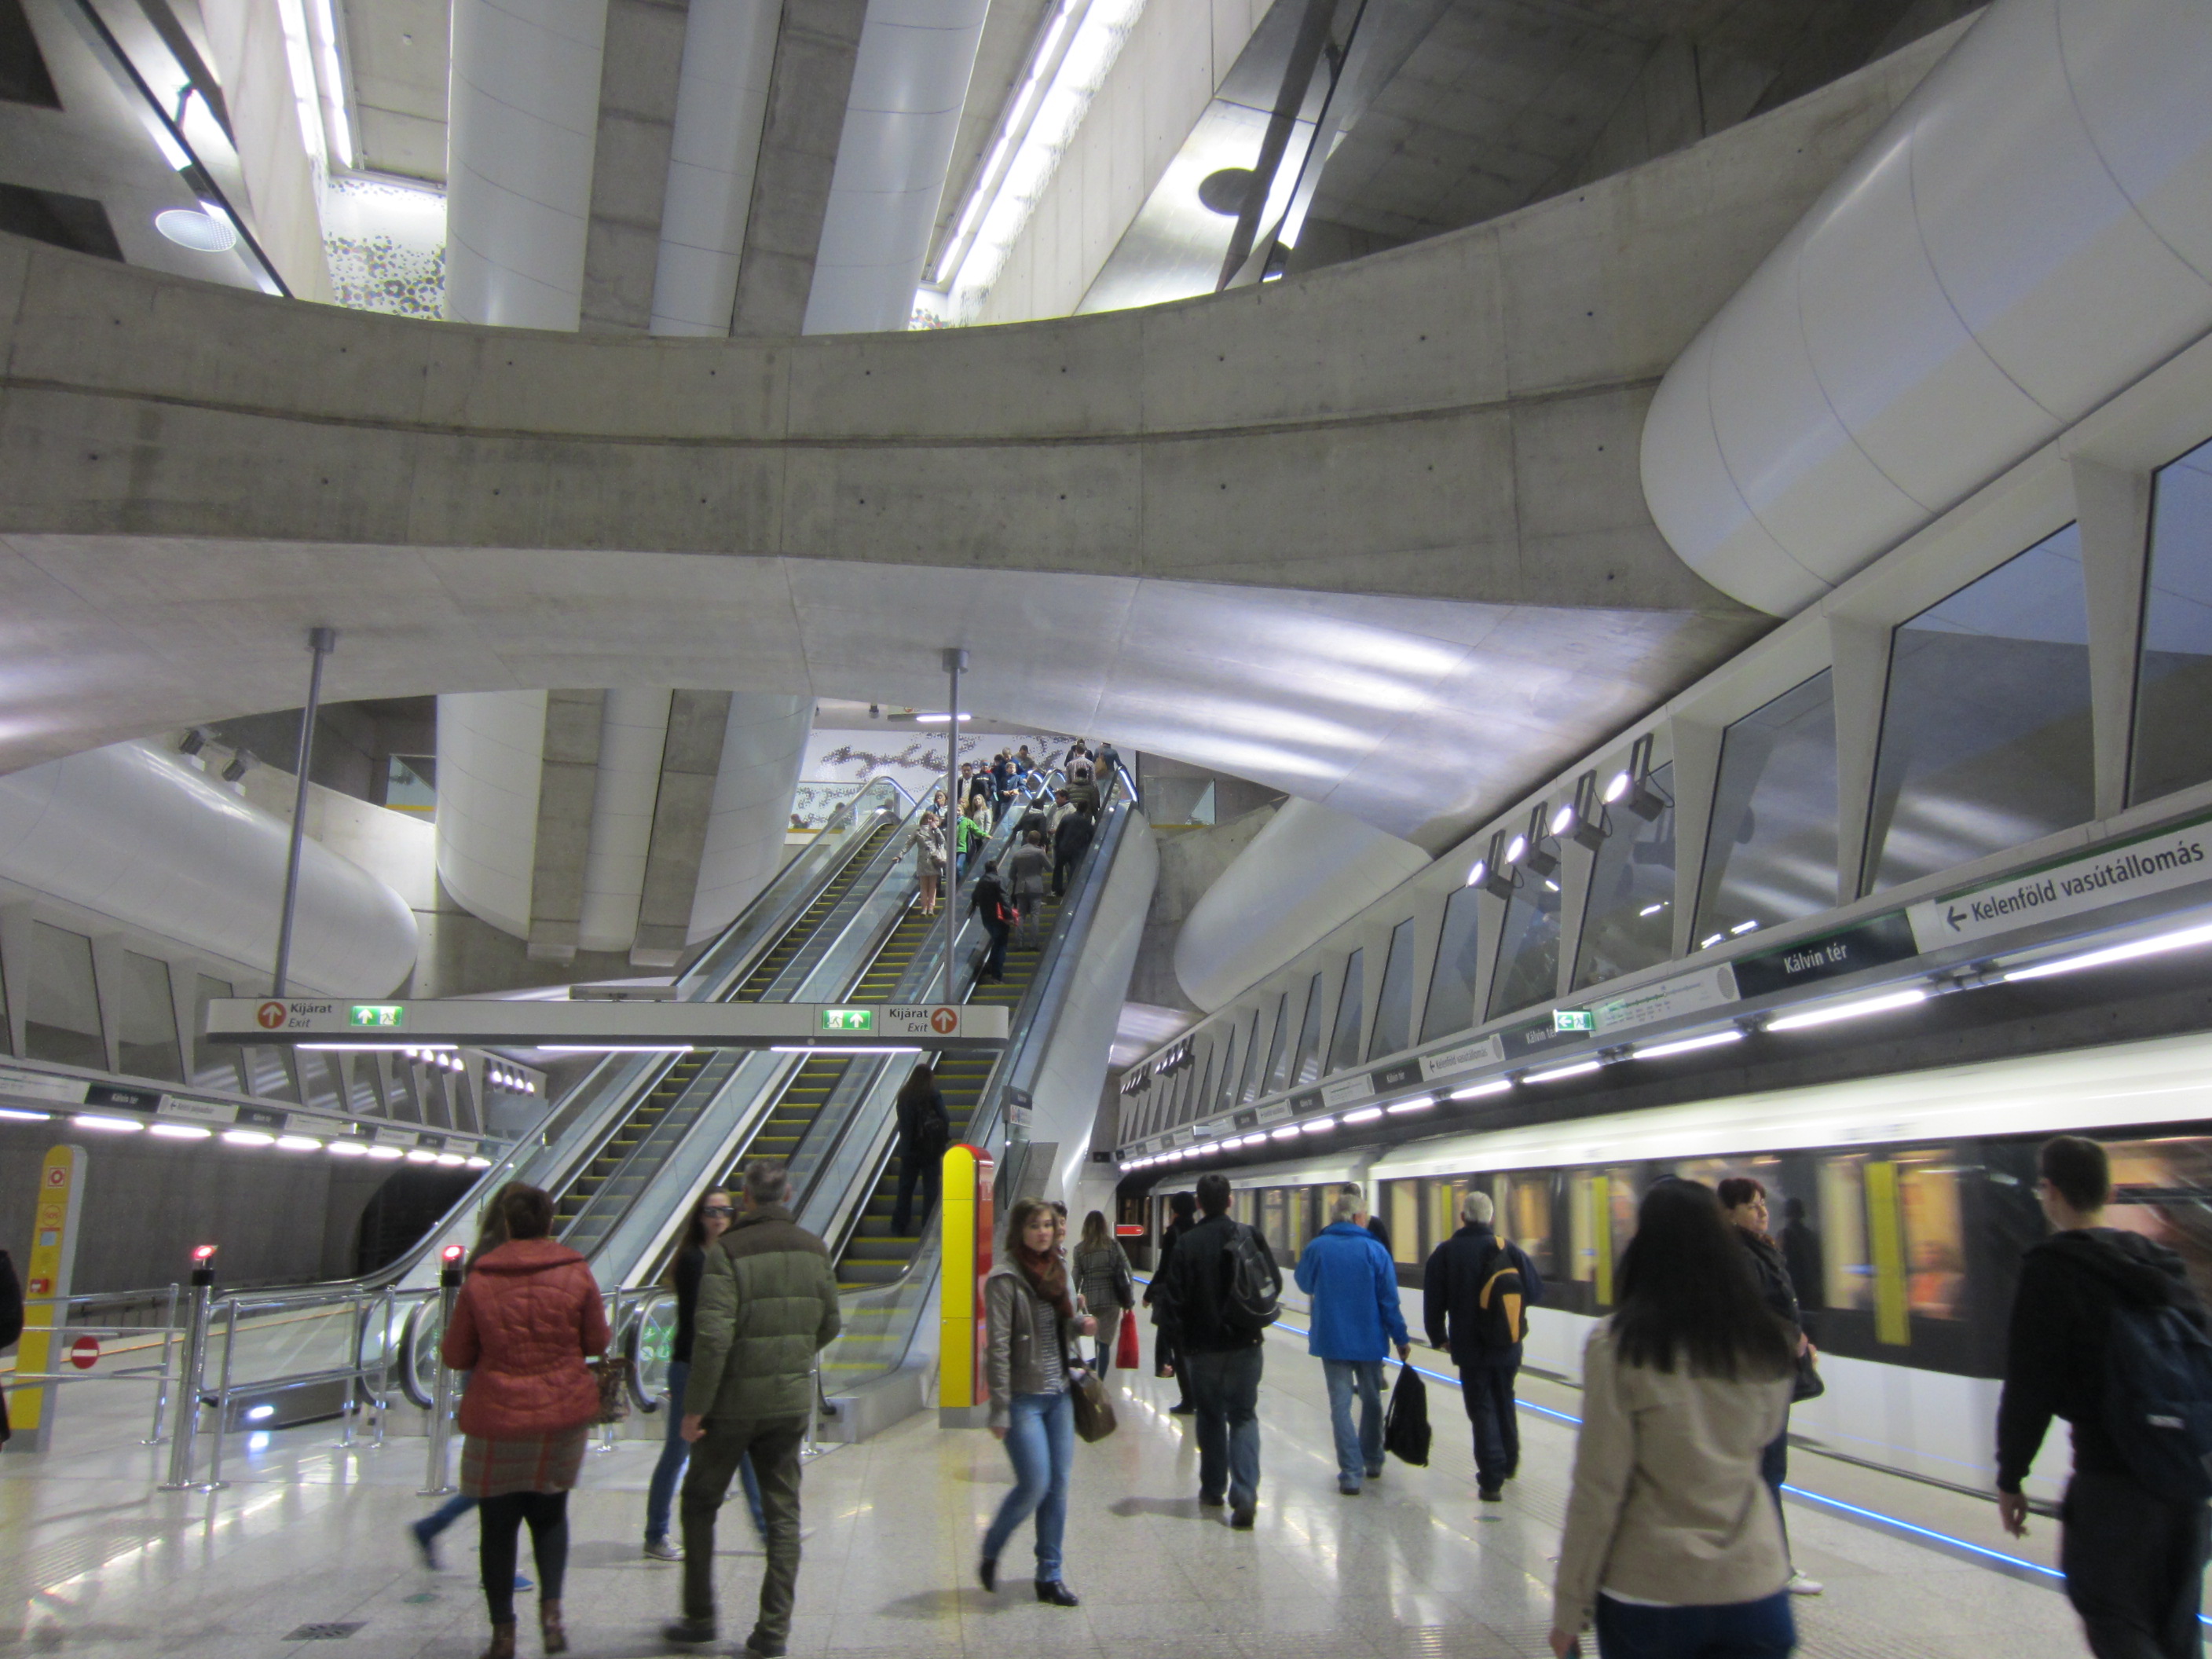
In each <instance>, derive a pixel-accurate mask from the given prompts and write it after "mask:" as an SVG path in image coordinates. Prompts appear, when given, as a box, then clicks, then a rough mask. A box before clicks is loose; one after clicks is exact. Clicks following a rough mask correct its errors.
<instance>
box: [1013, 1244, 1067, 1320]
mask: <svg viewBox="0 0 2212 1659" xmlns="http://www.w3.org/2000/svg"><path fill="white" fill-rule="evenodd" d="M1014 1266H1015V1267H1016V1268H1017V1269H1018V1271H1019V1272H1020V1273H1021V1276H1022V1277H1023V1278H1024V1279H1027V1280H1028V1281H1029V1286H1030V1289H1031V1290H1033V1291H1036V1293H1037V1295H1038V1296H1040V1297H1042V1298H1043V1299H1044V1300H1045V1301H1047V1302H1049V1303H1051V1304H1052V1305H1053V1306H1054V1308H1056V1309H1058V1310H1060V1317H1061V1318H1063V1319H1073V1318H1074V1317H1075V1303H1074V1301H1073V1298H1071V1297H1069V1295H1068V1293H1067V1264H1066V1262H1065V1261H1061V1260H1060V1252H1059V1251H1058V1250H1056V1249H1048V1250H1038V1251H1032V1250H1031V1249H1030V1247H1029V1246H1028V1245H1026V1244H1016V1245H1015V1246H1014Z"/></svg>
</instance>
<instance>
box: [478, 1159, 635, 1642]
mask: <svg viewBox="0 0 2212 1659" xmlns="http://www.w3.org/2000/svg"><path fill="white" fill-rule="evenodd" d="M497 1205H498V1209H499V1212H500V1218H501V1220H502V1221H503V1222H504V1223H505V1224H506V1228H507V1243H504V1244H501V1245H499V1246H498V1247H497V1248H495V1249H489V1250H486V1251H485V1252H484V1253H483V1255H480V1256H479V1257H477V1261H476V1264H475V1266H473V1267H471V1268H470V1269H469V1276H468V1278H467V1279H465V1280H464V1281H463V1283H462V1285H461V1293H460V1297H459V1300H458V1301H456V1302H455V1303H454V1304H453V1323H452V1324H450V1325H449V1326H447V1328H446V1337H445V1340H444V1341H443V1342H442V1343H441V1345H440V1348H439V1352H440V1354H441V1357H442V1358H444V1360H445V1362H446V1364H448V1365H450V1366H452V1367H453V1369H454V1370H457V1371H467V1372H469V1373H470V1374H471V1375H470V1377H469V1386H468V1391H467V1392H466V1393H465V1394H464V1395H462V1396H461V1413H460V1418H461V1433H462V1434H463V1436H464V1437H465V1438H464V1439H463V1441H462V1443H461V1491H462V1492H463V1493H464V1494H465V1495H466V1496H468V1497H471V1498H475V1499H477V1517H478V1519H479V1520H480V1521H481V1522H483V1546H482V1559H483V1590H484V1600H485V1601H486V1602H487V1603H488V1604H489V1611H490V1613H491V1645H490V1646H489V1647H488V1648H486V1649H485V1650H484V1659H513V1653H514V1559H515V1548H516V1544H517V1541H519V1539H520V1535H521V1532H522V1528H523V1525H524V1523H525V1522H527V1523H528V1524H529V1527H530V1545H531V1553H532V1557H533V1558H534V1559H535V1560H536V1561H537V1564H538V1626H539V1630H540V1632H541V1634H542V1635H543V1636H544V1643H545V1651H546V1652H547V1653H548V1654H559V1653H565V1652H567V1651H568V1632H567V1631H566V1630H565V1629H564V1628H563V1627H562V1621H561V1583H562V1577H564V1576H565V1574H566V1573H567V1571H568V1492H569V1489H570V1488H571V1487H573V1486H574V1485H575V1484H576V1476H577V1474H579V1473H580V1471H581V1469H582V1468H583V1464H584V1442H585V1439H586V1436H587V1435H588V1434H589V1432H590V1427H591V1424H592V1419H594V1418H596V1417H598V1415H599V1380H598V1379H597V1378H596V1377H594V1376H592V1371H591V1368H590V1367H589V1366H587V1365H586V1364H585V1363H584V1362H585V1360H586V1358H590V1357H591V1356H592V1355H594V1354H603V1353H605V1352H606V1351H607V1337H608V1332H607V1310H606V1306H605V1304H604V1303H603V1302H602V1301H601V1299H600V1297H599V1284H598V1281H597V1280H595V1279H593V1278H592V1270H591V1268H590V1267H588V1266H586V1264H585V1261H584V1258H583V1257H582V1256H580V1255H578V1254H577V1253H576V1252H575V1251H574V1250H572V1249H569V1248H568V1246H567V1245H566V1244H562V1243H558V1242H556V1240H555V1239H553V1238H552V1237H550V1234H551V1232H552V1231H553V1200H552V1199H551V1198H550V1197H549V1196H548V1195H547V1194H545V1193H544V1191H542V1190H541V1189H539V1188H536V1187H530V1186H526V1185H524V1184H523V1183H522V1182H519V1181H518V1182H513V1183H511V1184H510V1185H509V1186H507V1187H506V1188H503V1189H502V1190H501V1193H500V1194H499V1197H498V1200H497Z"/></svg>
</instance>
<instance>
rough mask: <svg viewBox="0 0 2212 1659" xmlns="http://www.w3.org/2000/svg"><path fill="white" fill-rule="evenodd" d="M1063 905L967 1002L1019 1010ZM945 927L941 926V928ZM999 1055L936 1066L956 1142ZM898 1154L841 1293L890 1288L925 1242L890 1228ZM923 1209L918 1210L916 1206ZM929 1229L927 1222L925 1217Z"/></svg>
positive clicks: (1050, 904) (845, 1269) (850, 1259)
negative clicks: (994, 979) (1002, 973)
mask: <svg viewBox="0 0 2212 1659" xmlns="http://www.w3.org/2000/svg"><path fill="white" fill-rule="evenodd" d="M1059 921H1060V901H1058V900H1056V899H1054V898H1053V897H1051V896H1049V895H1048V896H1046V899H1045V902H1044V908H1043V909H1042V911H1041V912H1040V913H1039V915H1038V917H1037V920H1036V922H1035V923H1034V924H1033V925H1034V927H1035V928H1036V933H1035V937H1034V938H1033V939H1031V940H1030V942H1029V943H1028V944H1026V945H1021V944H1017V945H1009V946H1008V947H1007V951H1006V977H1005V978H1004V979H1003V980H1001V981H998V982H997V983H995V984H991V985H985V986H981V987H977V988H976V989H975V990H974V991H972V992H970V993H969V997H968V1000H969V1002H970V1003H981V1004H984V1005H986V1006H997V1007H1002V1008H1007V1009H1013V1008H1018V1007H1019V1006H1021V1002H1022V999H1023V997H1024V996H1025V995H1026V994H1028V992H1029V988H1030V983H1031V981H1033V980H1035V978H1036V970H1037V964H1038V963H1039V962H1040V961H1041V960H1042V957H1043V951H1044V946H1045V945H1046V943H1047V942H1048V940H1049V939H1051V937H1052V933H1053V929H1054V927H1055V926H1056V925H1057V924H1058V922H1059ZM938 925H939V926H940V927H941V926H942V925H943V924H942V923H939V924H938ZM998 1059H999V1057H998V1055H996V1054H977V1053H974V1052H961V1053H957V1054H944V1055H942V1056H940V1057H939V1060H938V1062H937V1091H938V1093H939V1094H940V1095H942V1096H943V1097H944V1098H945V1116H946V1118H947V1119H949V1120H950V1121H951V1126H952V1127H951V1139H953V1140H954V1141H960V1140H964V1139H967V1136H968V1126H969V1121H971V1119H972V1117H973V1115H974V1114H975V1108H976V1106H977V1104H978V1103H980V1102H981V1100H982V1097H983V1085H985V1084H986V1083H987V1082H988V1081H989V1080H990V1077H991V1068H992V1067H993V1066H995V1065H996V1064H997V1063H998ZM900 1162H901V1159H900V1158H899V1156H898V1155H897V1154H896V1153H894V1154H893V1156H892V1158H891V1160H890V1163H889V1164H886V1165H885V1166H884V1172H883V1175H882V1176H880V1177H879V1178H878V1181H877V1182H876V1186H875V1190H874V1191H873V1192H872V1193H871V1194H869V1195H868V1200H867V1202H866V1204H865V1205H864V1206H862V1208H861V1210H860V1218H859V1220H858V1221H857V1222H856V1223H855V1224H854V1228H853V1233H852V1236H851V1237H850V1238H849V1239H848V1240H847V1242H846V1245H845V1249H844V1253H843V1254H842V1255H840V1256H839V1257H838V1259H837V1283H838V1285H839V1287H840V1288H841V1289H843V1290H848V1291H858V1290H866V1289H867V1288H869V1287H870V1286H872V1285H888V1284H890V1283H891V1282H892V1281H893V1280H894V1279H897V1278H898V1277H899V1276H900V1275H901V1274H902V1273H905V1272H906V1270H907V1268H908V1267H909V1266H910V1265H912V1263H913V1261H914V1253H915V1248H916V1247H917V1246H918V1245H919V1244H920V1243H921V1233H920V1232H919V1231H915V1232H908V1233H903V1234H902V1233H895V1232H893V1231H891V1223H892V1221H893V1220H894V1219H895V1218H896V1211H897V1207H898V1183H899V1164H900ZM916 1207H917V1208H919V1207H920V1206H919V1205H917V1206H916ZM925 1225H926V1218H925Z"/></svg>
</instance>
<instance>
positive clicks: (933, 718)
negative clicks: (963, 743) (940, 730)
mask: <svg viewBox="0 0 2212 1659" xmlns="http://www.w3.org/2000/svg"><path fill="white" fill-rule="evenodd" d="M974 719H975V716H974V715H973V714H963V715H962V716H961V717H960V723H961V724H962V725H963V726H965V725H967V724H968V722H969V720H974ZM914 723H915V725H916V726H950V725H951V724H952V716H951V715H950V714H916V715H915V717H914Z"/></svg>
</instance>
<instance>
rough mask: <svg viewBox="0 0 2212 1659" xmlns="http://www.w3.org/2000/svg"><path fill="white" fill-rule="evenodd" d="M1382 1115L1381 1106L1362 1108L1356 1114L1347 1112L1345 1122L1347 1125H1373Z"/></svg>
mask: <svg viewBox="0 0 2212 1659" xmlns="http://www.w3.org/2000/svg"><path fill="white" fill-rule="evenodd" d="M1382 1115H1383V1109H1382V1108H1381V1107H1380V1106H1362V1107H1361V1108H1360V1109H1358V1111H1356V1112H1346V1114H1345V1115H1344V1121H1346V1123H1372V1122H1374V1121H1376V1119H1377V1118H1379V1117H1381V1116H1382Z"/></svg>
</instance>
